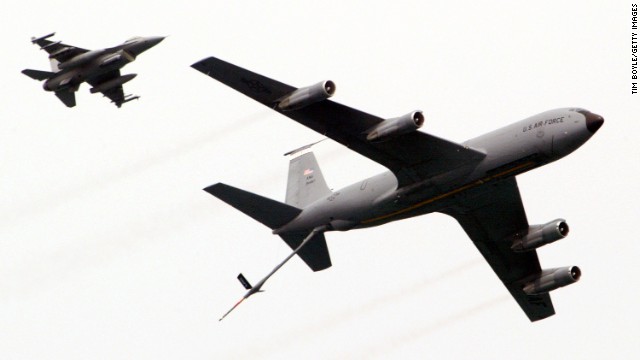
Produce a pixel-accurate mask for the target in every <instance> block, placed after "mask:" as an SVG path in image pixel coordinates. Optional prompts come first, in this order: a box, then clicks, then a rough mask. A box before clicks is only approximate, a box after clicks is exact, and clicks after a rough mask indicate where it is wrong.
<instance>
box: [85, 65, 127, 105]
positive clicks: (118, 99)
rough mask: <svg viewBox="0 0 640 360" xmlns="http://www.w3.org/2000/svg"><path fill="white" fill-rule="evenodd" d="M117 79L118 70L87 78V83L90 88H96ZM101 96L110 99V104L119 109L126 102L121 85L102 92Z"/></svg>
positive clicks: (118, 75)
mask: <svg viewBox="0 0 640 360" xmlns="http://www.w3.org/2000/svg"><path fill="white" fill-rule="evenodd" d="M119 77H120V70H112V71H109V72H108V73H104V74H102V75H99V76H96V77H92V78H89V79H87V82H88V83H89V84H90V85H91V86H93V87H96V86H98V85H100V84H103V83H105V82H107V81H110V80H113V79H116V78H119ZM102 95H104V96H106V97H108V98H109V99H111V102H112V103H115V104H116V106H117V107H120V106H121V105H122V104H123V103H125V102H126V100H125V96H124V90H123V89H122V85H118V86H114V87H111V88H109V89H107V90H105V91H102Z"/></svg>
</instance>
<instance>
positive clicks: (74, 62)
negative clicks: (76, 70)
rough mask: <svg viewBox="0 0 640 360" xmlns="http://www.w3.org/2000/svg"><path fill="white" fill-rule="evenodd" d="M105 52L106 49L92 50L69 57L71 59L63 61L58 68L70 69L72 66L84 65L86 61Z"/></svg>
mask: <svg viewBox="0 0 640 360" xmlns="http://www.w3.org/2000/svg"><path fill="white" fill-rule="evenodd" d="M104 52H105V50H104V49H101V50H91V51H87V52H86V53H84V54H80V55H76V56H74V57H72V58H71V59H69V60H67V61H65V62H61V63H60V64H58V69H60V70H64V69H69V68H72V67H76V66H80V65H84V64H86V63H88V62H90V61H93V60H95V59H96V58H98V57H99V56H101V55H102V54H103V53H104Z"/></svg>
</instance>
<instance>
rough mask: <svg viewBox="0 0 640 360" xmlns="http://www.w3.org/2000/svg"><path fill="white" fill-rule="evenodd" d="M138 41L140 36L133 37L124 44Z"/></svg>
mask: <svg viewBox="0 0 640 360" xmlns="http://www.w3.org/2000/svg"><path fill="white" fill-rule="evenodd" d="M138 39H140V36H134V37H132V38H131V39H129V40H127V41H125V42H124V43H125V44H127V43H130V42H134V41H136V40H138Z"/></svg>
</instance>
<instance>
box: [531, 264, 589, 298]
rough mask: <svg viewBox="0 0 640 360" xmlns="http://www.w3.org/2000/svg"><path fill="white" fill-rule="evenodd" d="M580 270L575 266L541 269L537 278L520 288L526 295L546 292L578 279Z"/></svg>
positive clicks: (580, 273)
mask: <svg viewBox="0 0 640 360" xmlns="http://www.w3.org/2000/svg"><path fill="white" fill-rule="evenodd" d="M581 275H582V272H581V271H580V268H579V267H577V266H568V267H563V268H555V269H547V270H542V272H540V275H538V278H537V279H535V280H533V281H532V282H529V283H527V284H525V286H524V287H523V288H522V290H524V292H525V293H526V294H527V295H538V294H544V293H548V292H549V291H552V290H555V289H557V288H560V287H563V286H567V285H570V284H573V283H574V282H577V281H578V280H580V276H581Z"/></svg>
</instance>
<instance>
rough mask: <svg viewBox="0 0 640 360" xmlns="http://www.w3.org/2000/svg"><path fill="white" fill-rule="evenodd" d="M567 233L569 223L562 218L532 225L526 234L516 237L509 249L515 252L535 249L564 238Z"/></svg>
mask: <svg viewBox="0 0 640 360" xmlns="http://www.w3.org/2000/svg"><path fill="white" fill-rule="evenodd" d="M568 234H569V225H568V224H567V222H566V221H565V220H564V219H556V220H553V221H551V222H549V223H547V224H544V225H532V226H530V227H529V231H528V232H527V235H525V236H524V237H522V238H520V239H516V240H515V241H514V242H513V245H512V246H511V249H512V250H513V251H516V252H523V251H529V250H533V249H537V248H539V247H541V246H543V245H546V244H551V243H552V242H554V241H557V240H560V239H564V238H565V237H566V236H567V235H568Z"/></svg>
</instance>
